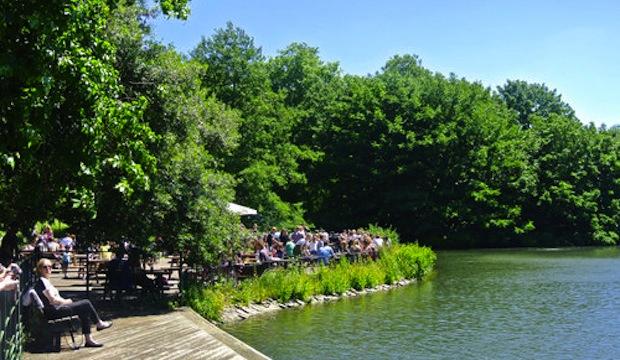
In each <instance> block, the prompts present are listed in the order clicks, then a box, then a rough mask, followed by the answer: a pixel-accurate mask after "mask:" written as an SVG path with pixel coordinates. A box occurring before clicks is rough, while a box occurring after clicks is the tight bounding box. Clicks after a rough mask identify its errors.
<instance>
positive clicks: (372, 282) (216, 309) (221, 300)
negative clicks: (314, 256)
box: [184, 244, 437, 321]
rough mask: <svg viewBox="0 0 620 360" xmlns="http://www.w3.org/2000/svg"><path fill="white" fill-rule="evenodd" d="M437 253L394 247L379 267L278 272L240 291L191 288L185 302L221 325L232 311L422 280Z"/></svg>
mask: <svg viewBox="0 0 620 360" xmlns="http://www.w3.org/2000/svg"><path fill="white" fill-rule="evenodd" d="M436 258H437V257H436V255H435V253H434V252H433V251H432V250H431V249H430V248H427V247H422V246H418V245H416V244H414V245H394V246H393V247H391V248H388V249H385V250H383V251H381V253H380V257H379V259H377V260H376V261H372V260H362V261H358V262H354V263H350V262H349V261H347V259H346V258H344V257H343V258H342V259H340V261H339V262H337V263H335V264H332V265H330V266H320V267H318V268H317V269H316V270H314V271H310V272H309V271H308V269H306V268H303V267H293V268H289V269H282V268H278V269H273V270H269V271H267V272H265V273H264V274H263V275H261V276H260V277H257V278H253V279H249V280H246V281H243V282H241V283H240V284H239V285H238V286H236V287H235V286H234V284H233V283H232V282H230V281H229V282H224V283H220V284H217V285H214V286H210V287H203V285H201V284H190V285H188V287H187V288H186V289H185V291H184V301H185V303H186V304H188V305H189V306H191V307H192V308H193V309H194V310H196V312H198V313H199V314H200V315H202V316H203V317H205V318H207V319H209V320H215V321H219V320H220V319H221V314H222V312H223V311H224V309H225V308H226V307H227V306H231V305H248V304H250V303H261V302H264V301H266V300H268V299H272V300H276V301H278V302H280V303H285V302H288V301H290V300H301V301H303V302H308V301H309V300H310V299H311V297H312V296H314V295H333V294H337V295H341V294H343V293H345V292H347V291H349V290H351V289H355V290H363V289H366V288H373V287H376V286H378V285H382V284H388V285H391V284H394V283H396V282H398V281H399V280H403V279H418V280H419V279H421V278H422V277H424V275H426V274H427V273H428V272H430V271H431V270H432V269H433V266H434V265H435V260H436Z"/></svg>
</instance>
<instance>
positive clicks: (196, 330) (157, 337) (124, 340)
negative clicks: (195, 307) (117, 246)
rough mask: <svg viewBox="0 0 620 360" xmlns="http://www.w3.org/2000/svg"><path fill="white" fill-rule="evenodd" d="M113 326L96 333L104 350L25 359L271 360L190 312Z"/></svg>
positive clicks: (66, 349) (119, 321)
mask: <svg viewBox="0 0 620 360" xmlns="http://www.w3.org/2000/svg"><path fill="white" fill-rule="evenodd" d="M113 322H114V325H113V326H112V327H111V328H110V329H106V330H104V331H101V332H96V331H95V330H94V329H93V331H94V333H93V336H94V337H95V339H97V341H100V342H102V343H104V344H105V345H104V346H103V347H101V348H84V347H83V348H80V349H78V350H71V349H69V347H68V346H67V344H66V343H65V342H63V348H62V351H61V352H60V353H45V354H30V353H26V354H25V356H24V359H26V360H43V359H49V360H54V359H58V360H74V359H75V360H77V359H93V360H97V359H105V360H109V359H127V360H130V359H157V360H172V359H183V360H190V359H231V360H232V359H268V357H266V356H265V355H263V354H261V353H260V352H258V351H257V350H255V349H253V348H251V347H249V346H248V345H246V344H244V343H243V342H241V341H240V340H238V339H236V338H234V337H233V336H231V335H229V334H227V333H225V332H224V331H222V330H221V329H219V328H218V327H216V326H215V325H213V324H211V323H210V322H208V321H206V320H204V319H203V318H202V317H200V316H199V315H198V314H196V313H195V312H194V311H192V310H191V309H188V308H181V309H178V310H173V311H170V312H167V313H163V314H153V315H144V316H129V317H122V318H117V319H113Z"/></svg>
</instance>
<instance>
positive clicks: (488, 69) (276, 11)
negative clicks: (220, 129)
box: [154, 0, 620, 126]
mask: <svg viewBox="0 0 620 360" xmlns="http://www.w3.org/2000/svg"><path fill="white" fill-rule="evenodd" d="M191 9H192V13H191V15H190V17H189V19H188V20H187V21H184V22H182V21H178V20H168V19H165V18H163V17H162V18H160V19H158V20H157V21H156V22H155V24H154V25H155V26H154V36H155V38H157V39H159V40H161V41H163V42H164V43H171V44H174V46H175V47H176V48H177V49H179V50H180V51H182V52H188V51H189V50H191V49H192V48H194V46H195V45H196V44H197V43H198V41H199V40H200V38H201V36H207V37H208V36H210V35H212V34H213V32H214V30H215V29H216V28H221V27H224V26H225V24H226V22H227V21H232V22H233V23H234V24H235V25H236V26H239V27H241V28H243V29H244V30H245V31H246V32H247V33H248V34H249V35H251V36H252V37H254V43H255V44H256V45H257V46H261V47H262V49H263V53H264V54H265V55H267V56H273V55H276V54H277V52H278V51H279V50H282V49H284V48H285V47H286V46H287V45H289V44H290V43H292V42H305V43H307V44H309V45H311V46H315V47H318V48H319V51H320V56H321V58H322V59H323V60H325V61H337V62H338V63H340V66H341V68H342V69H343V71H344V72H345V73H349V74H360V75H364V74H369V73H370V74H372V73H374V72H375V71H378V70H380V69H381V67H382V66H383V65H384V64H385V62H386V61H387V60H388V59H389V58H390V57H392V56H394V55H396V54H417V55H418V56H420V58H421V59H422V64H423V65H424V66H425V67H427V68H429V69H430V70H433V71H438V72H441V73H444V74H448V73H450V72H453V73H455V74H456V75H458V76H460V77H465V78H467V79H469V80H472V81H480V82H482V83H483V84H484V85H486V86H491V87H493V88H495V86H497V85H501V84H503V83H504V82H505V81H506V79H521V80H526V81H529V82H543V83H545V84H547V86H548V87H550V88H552V89H557V90H558V91H559V92H560V93H561V94H562V96H563V99H564V100H565V101H567V102H568V103H569V104H570V105H571V106H572V107H573V108H574V109H575V111H576V112H577V116H579V118H580V119H581V120H582V121H583V122H590V121H592V122H594V123H595V124H597V125H601V124H602V123H605V124H606V125H608V126H611V125H617V124H620V90H619V89H620V87H619V83H620V46H619V45H620V40H619V39H620V1H611V0H589V1H588V0H579V1H577V0H564V1H555V0H538V1H530V0H510V1H508V0H461V1H453V0H435V1H418V0H410V1H405V0H382V1H378V0H375V1H370V0H358V1H348V0H347V1H345V0H340V1H339V0H331V1H327V0H313V1H309V0H246V1H239V0H193V1H192V2H191Z"/></svg>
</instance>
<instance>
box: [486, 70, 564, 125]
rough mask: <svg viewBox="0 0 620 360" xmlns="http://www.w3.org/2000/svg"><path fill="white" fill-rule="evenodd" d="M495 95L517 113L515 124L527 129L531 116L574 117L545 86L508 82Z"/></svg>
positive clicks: (554, 93) (553, 92)
mask: <svg viewBox="0 0 620 360" xmlns="http://www.w3.org/2000/svg"><path fill="white" fill-rule="evenodd" d="M497 93H498V95H499V97H500V99H501V100H502V101H504V102H505V103H506V105H507V106H508V107H509V108H510V109H512V110H514V111H515V112H516V113H517V122H518V123H519V124H521V126H523V127H525V128H527V127H530V126H531V119H530V118H531V116H533V115H538V116H542V117H548V116H550V115H551V114H557V115H562V116H566V117H569V118H574V117H575V112H574V111H573V109H572V108H571V107H570V105H568V104H567V103H565V102H564V101H562V96H561V95H560V94H558V93H557V91H556V90H555V89H554V90H549V89H548V88H547V86H546V85H545V84H530V83H527V82H525V81H522V80H508V81H507V82H506V84H505V85H504V86H498V87H497Z"/></svg>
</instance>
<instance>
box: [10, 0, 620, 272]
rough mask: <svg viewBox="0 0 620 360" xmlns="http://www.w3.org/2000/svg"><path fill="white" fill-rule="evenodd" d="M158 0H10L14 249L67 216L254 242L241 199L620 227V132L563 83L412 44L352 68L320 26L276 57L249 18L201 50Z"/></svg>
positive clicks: (439, 235) (585, 231)
mask: <svg viewBox="0 0 620 360" xmlns="http://www.w3.org/2000/svg"><path fill="white" fill-rule="evenodd" d="M157 4H158V8H157V9H148V8H147V7H146V4H145V3H144V2H141V1H138V2H132V1H128V2H127V1H113V0H107V1H106V0H85V1H69V2H59V1H49V2H45V3H42V2H37V1H22V2H14V1H13V2H7V1H4V2H3V4H2V5H3V9H4V17H3V19H4V21H3V22H1V23H0V45H1V48H2V49H3V50H4V51H3V52H2V54H0V80H1V81H0V88H1V89H2V93H3V95H4V96H3V97H2V98H0V122H1V123H2V126H1V127H0V174H1V177H0V208H1V209H2V212H0V229H2V230H4V231H6V232H7V234H8V235H10V236H5V241H3V243H2V250H3V252H2V257H3V258H6V257H8V256H9V254H10V252H11V251H12V249H14V248H15V246H16V243H15V240H14V239H15V234H16V233H17V232H18V231H21V232H22V233H23V234H28V232H29V230H30V229H31V228H32V226H33V224H34V223H35V222H36V221H40V220H50V219H51V218H59V219H62V220H63V221H65V222H67V223H69V224H71V225H72V228H73V229H72V230H74V231H76V232H78V233H79V234H80V235H81V236H83V237H85V238H87V239H88V241H93V242H96V241H103V240H113V239H119V238H121V237H124V236H125V237H131V239H132V240H133V241H135V242H136V243H138V244H141V245H143V246H151V245H157V246H160V247H164V248H168V249H170V250H174V251H190V256H192V259H193V261H205V260H206V261H215V260H216V259H217V257H218V256H220V255H221V254H224V253H226V252H228V251H231V250H233V249H234V248H235V246H237V245H238V244H239V218H238V217H236V216H234V215H232V214H230V213H228V212H227V211H226V204H227V203H228V202H230V201H237V202H239V203H242V204H244V205H248V206H251V207H254V208H257V209H258V210H259V212H260V214H261V215H262V218H261V219H259V222H260V223H261V225H263V226H267V225H276V226H287V227H290V226H293V225H296V224H301V223H306V224H313V225H315V226H317V227H324V228H328V229H343V228H351V227H358V226H365V225H366V224H368V223H376V224H378V225H382V226H386V225H387V226H395V227H396V228H397V229H398V230H399V231H400V232H401V233H402V234H403V238H404V239H405V240H409V241H419V242H421V243H428V244H433V245H436V246H444V247H449V246H450V247H471V246H524V245H550V244H563V245H569V244H572V245H581V244H587V245H591V244H617V243H618V241H619V240H620V229H619V227H618V224H619V223H620V198H619V197H618V194H619V193H620V189H619V186H620V158H619V154H620V151H619V150H620V136H618V130H617V128H611V129H606V128H604V127H603V128H600V129H597V128H595V127H594V126H593V125H583V124H582V123H581V122H580V121H579V119H577V118H576V116H575V112H574V111H573V109H572V108H571V107H570V105H569V104H567V103H565V102H564V101H563V100H562V98H561V95H560V94H559V93H558V92H557V91H556V90H550V89H548V88H547V86H546V85H544V84H530V83H527V82H525V81H521V80H508V81H507V82H506V84H505V85H503V86H500V87H498V88H497V89H496V91H492V90H491V89H490V88H486V87H484V86H483V85H482V84H480V83H476V82H471V81H468V80H467V79H463V78H458V77H457V76H455V75H453V74H450V75H448V76H445V75H442V74H439V73H434V72H432V71H431V70H429V69H427V68H425V67H424V66H422V63H421V60H420V59H419V58H418V57H416V56H415V55H406V54H405V55H396V56H394V57H393V58H391V59H390V60H388V61H387V63H386V64H385V66H384V67H383V68H382V69H381V70H380V71H378V72H376V73H375V74H372V75H367V76H353V75H347V74H343V72H342V71H341V69H340V67H339V65H338V64H337V63H330V62H325V61H323V60H322V59H321V58H320V53H319V49H317V48H315V47H312V46H309V45H308V44H305V43H293V44H290V45H289V46H288V47H286V48H285V49H283V50H281V51H280V52H279V53H277V54H276V55H275V56H273V57H267V56H265V55H263V53H262V50H261V48H260V46H257V45H256V44H255V43H254V39H253V38H252V37H251V36H250V35H249V34H248V33H246V32H245V31H244V30H243V29H241V28H238V27H236V26H234V25H233V24H232V23H227V24H226V25H225V27H223V28H221V29H218V30H217V31H216V32H215V33H214V34H213V35H212V36H210V37H203V38H202V40H201V41H200V42H199V43H198V44H197V45H196V47H195V48H194V50H192V51H191V53H190V54H189V56H187V55H183V54H180V53H179V52H178V51H177V50H175V49H174V48H172V47H167V46H164V45H162V44H160V43H158V42H157V41H155V40H153V39H152V37H151V36H150V29H149V23H150V21H151V19H152V17H153V16H156V14H157V13H159V12H160V11H161V12H163V13H164V14H166V15H168V16H176V17H181V18H183V17H186V16H187V15H188V10H187V1H186V0H177V1H172V0H166V1H163V0H162V1H160V2H158V3H157ZM9 239H13V240H10V241H9Z"/></svg>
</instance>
